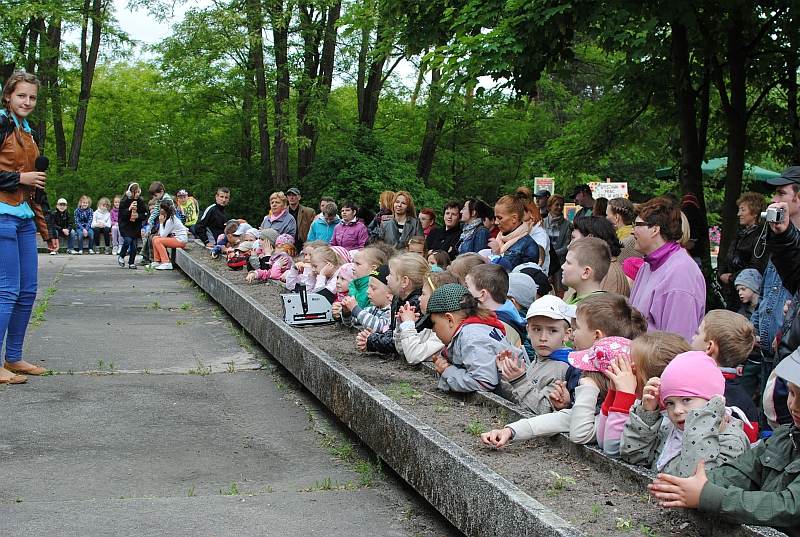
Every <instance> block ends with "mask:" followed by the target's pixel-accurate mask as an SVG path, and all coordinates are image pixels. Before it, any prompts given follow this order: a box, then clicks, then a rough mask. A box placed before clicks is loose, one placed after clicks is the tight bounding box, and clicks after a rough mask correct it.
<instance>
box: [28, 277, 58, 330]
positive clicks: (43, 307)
mask: <svg viewBox="0 0 800 537" xmlns="http://www.w3.org/2000/svg"><path fill="white" fill-rule="evenodd" d="M56 291H58V289H57V288H56V287H55V286H54V285H51V286H50V287H48V288H47V289H46V290H45V292H44V294H43V295H42V298H41V300H39V303H38V304H36V307H34V308H33V311H32V312H31V324H32V325H33V327H34V328H37V327H39V326H41V324H42V323H43V322H44V321H45V317H44V314H45V313H47V308H48V307H50V299H51V298H53V295H55V294H56Z"/></svg>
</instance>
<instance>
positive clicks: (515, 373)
mask: <svg viewBox="0 0 800 537" xmlns="http://www.w3.org/2000/svg"><path fill="white" fill-rule="evenodd" d="M495 364H497V369H499V370H500V376H501V377H502V378H503V380H507V381H508V382H511V381H513V380H517V379H518V378H520V377H522V376H524V375H525V364H524V363H523V362H522V360H520V359H519V358H518V357H517V356H515V355H514V354H513V353H512V352H511V351H509V350H505V351H500V352H499V353H497V356H496V357H495Z"/></svg>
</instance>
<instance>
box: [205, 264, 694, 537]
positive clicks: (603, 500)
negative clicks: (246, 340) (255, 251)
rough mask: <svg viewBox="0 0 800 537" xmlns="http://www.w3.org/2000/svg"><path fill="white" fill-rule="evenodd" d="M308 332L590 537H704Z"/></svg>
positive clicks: (615, 483)
mask: <svg viewBox="0 0 800 537" xmlns="http://www.w3.org/2000/svg"><path fill="white" fill-rule="evenodd" d="M203 254H204V252H202V251H201V250H199V249H194V251H192V252H191V255H192V256H193V257H195V258H196V259H202V260H204V261H205V262H206V263H207V264H209V266H211V267H212V268H213V269H214V270H215V271H216V272H218V273H219V274H220V275H221V276H222V277H224V278H225V279H227V280H229V281H230V282H232V283H234V284H235V285H236V286H237V287H238V288H240V289H241V290H242V291H243V292H245V293H248V294H249V295H251V296H252V297H254V298H255V299H257V300H258V301H260V302H261V303H263V304H265V305H266V306H267V308H268V309H270V311H273V312H275V313H276V315H278V316H280V315H281V311H282V303H281V299H280V296H279V295H280V293H282V292H286V291H285V290H284V289H283V288H282V286H279V285H277V284H275V283H256V284H247V283H246V282H245V281H244V276H245V273H244V272H242V271H231V270H230V269H228V268H227V266H225V264H224V263H223V262H222V261H211V260H209V259H208V258H207V257H205V255H203ZM301 330H302V331H303V333H304V334H305V335H306V336H308V337H309V338H310V339H312V340H319V341H324V342H325V345H324V349H325V351H326V352H327V353H328V354H329V355H331V356H332V357H333V358H335V359H336V360H338V361H339V362H341V363H342V364H344V365H345V366H347V367H348V368H349V369H351V370H352V371H353V372H355V373H356V374H358V375H359V376H361V378H363V379H364V380H366V381H367V382H369V383H370V384H372V385H373V386H375V387H376V388H377V389H379V390H381V391H382V392H383V393H385V394H386V395H388V396H389V397H391V398H392V399H394V400H395V401H397V402H398V403H399V404H401V405H402V406H404V407H405V408H407V409H408V410H409V411H411V412H412V413H414V414H415V415H416V416H417V417H418V418H420V419H421V420H422V421H424V422H425V423H427V424H429V425H430V426H432V427H434V428H435V429H437V430H438V431H440V432H441V433H442V434H444V435H445V436H447V437H448V438H450V439H451V440H452V441H454V442H455V443H457V444H458V445H460V446H461V447H463V448H464V449H465V450H467V451H468V452H470V453H472V454H473V455H475V456H476V457H477V458H478V459H479V460H481V461H482V462H483V463H484V464H486V465H487V466H488V467H490V468H492V469H493V470H494V471H495V472H497V473H498V474H500V475H502V476H503V477H505V478H506V479H508V480H509V481H511V482H512V483H514V484H516V485H517V486H519V487H520V488H521V489H522V490H524V491H525V492H526V493H528V494H529V495H530V496H531V497H533V498H535V499H536V500H538V501H539V502H541V503H542V504H544V505H545V506H547V507H548V508H550V509H552V510H553V511H554V512H556V513H557V514H558V515H559V516H561V517H563V518H564V519H566V520H568V521H569V522H570V523H572V524H573V525H574V526H575V527H576V528H578V529H580V530H581V531H582V532H584V533H585V534H587V535H595V536H602V537H607V536H617V535H619V536H623V535H625V536H630V535H637V534H638V535H645V536H655V535H660V536H666V535H682V536H687V537H693V536H697V537H700V536H702V535H703V534H704V532H703V531H702V530H701V528H699V527H697V525H696V524H695V523H694V522H693V521H692V520H691V519H690V518H688V517H685V516H682V514H681V513H680V512H678V511H667V510H664V509H662V508H660V507H659V506H657V505H655V504H654V503H652V502H651V500H650V497H649V495H648V494H647V493H646V491H645V490H644V489H643V488H639V487H636V486H634V485H632V484H631V483H630V482H628V481H621V480H620V479H619V478H617V477H615V476H613V475H611V473H610V472H608V471H606V470H604V469H603V468H601V467H599V466H595V465H592V464H590V463H588V462H586V461H584V460H576V459H574V458H571V456H570V455H569V454H568V453H567V452H565V451H564V449H563V448H561V447H559V446H558V444H557V443H554V442H552V441H550V440H547V439H539V440H531V441H528V442H522V443H513V444H510V445H509V446H508V447H506V448H505V449H502V450H496V449H492V448H487V447H485V446H483V445H482V444H481V443H480V440H479V436H480V433H481V432H483V431H486V430H489V429H492V428H498V427H501V426H503V425H505V424H506V423H507V422H508V420H509V416H508V415H507V412H506V410H505V409H502V408H498V407H495V406H491V405H487V404H482V403H481V401H480V400H477V401H469V400H467V398H465V397H464V396H462V395H459V394H452V393H448V392H441V391H439V390H437V388H436V379H435V378H434V376H433V375H432V374H431V373H430V372H429V371H428V370H426V369H423V368H422V367H421V366H411V365H408V364H406V363H405V362H402V361H401V360H399V359H397V358H395V357H389V356H383V355H377V354H373V353H366V354H362V353H359V352H357V351H356V349H355V335H356V331H354V330H351V329H348V328H345V327H344V326H342V325H341V324H334V325H325V326H313V327H304V328H302V329H301Z"/></svg>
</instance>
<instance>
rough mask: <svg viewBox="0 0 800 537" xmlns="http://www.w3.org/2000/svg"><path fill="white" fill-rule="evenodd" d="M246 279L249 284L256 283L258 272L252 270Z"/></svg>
mask: <svg viewBox="0 0 800 537" xmlns="http://www.w3.org/2000/svg"><path fill="white" fill-rule="evenodd" d="M244 279H245V281H247V283H253V282H254V281H256V271H255V270H251V271H250V272H248V273H247V276H245V277H244Z"/></svg>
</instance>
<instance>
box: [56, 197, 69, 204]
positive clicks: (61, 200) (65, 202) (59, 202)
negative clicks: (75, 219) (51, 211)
mask: <svg viewBox="0 0 800 537" xmlns="http://www.w3.org/2000/svg"><path fill="white" fill-rule="evenodd" d="M61 203H63V204H64V205H66V204H67V200H65V199H64V198H58V201H57V202H56V205H59V204H61Z"/></svg>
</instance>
